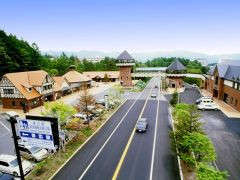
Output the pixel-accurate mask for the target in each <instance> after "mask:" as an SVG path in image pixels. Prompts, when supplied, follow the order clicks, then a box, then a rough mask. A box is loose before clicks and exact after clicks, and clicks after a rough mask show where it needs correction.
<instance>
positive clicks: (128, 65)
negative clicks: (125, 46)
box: [116, 51, 135, 87]
mask: <svg viewBox="0 0 240 180" xmlns="http://www.w3.org/2000/svg"><path fill="white" fill-rule="evenodd" d="M117 61H118V63H117V64H116V65H117V66H118V67H119V72H120V76H119V78H120V83H121V85H122V86H125V87H131V86H133V84H132V76H131V73H132V68H133V66H134V65H135V61H134V59H133V58H132V56H131V55H130V54H129V53H128V52H127V51H123V52H122V53H121V54H120V55H119V56H118V57H117Z"/></svg>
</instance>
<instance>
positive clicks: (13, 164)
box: [0, 154, 34, 176]
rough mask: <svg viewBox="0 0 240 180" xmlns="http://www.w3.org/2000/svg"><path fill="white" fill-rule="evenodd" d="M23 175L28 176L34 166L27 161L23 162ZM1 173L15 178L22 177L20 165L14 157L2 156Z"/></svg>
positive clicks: (0, 158)
mask: <svg viewBox="0 0 240 180" xmlns="http://www.w3.org/2000/svg"><path fill="white" fill-rule="evenodd" d="M22 167H23V173H24V175H26V174H27V173H28V172H30V171H31V170H32V169H33V167H34V165H33V164H32V163H30V162H29V161H27V160H22ZM0 171H1V172H4V173H8V174H13V175H14V176H20V171H19V165H18V161H17V157H16V156H13V155H7V154H1V155H0Z"/></svg>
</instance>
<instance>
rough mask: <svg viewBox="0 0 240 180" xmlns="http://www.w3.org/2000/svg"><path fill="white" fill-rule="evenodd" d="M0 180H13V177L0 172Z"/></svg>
mask: <svg viewBox="0 0 240 180" xmlns="http://www.w3.org/2000/svg"><path fill="white" fill-rule="evenodd" d="M0 180H14V177H13V176H12V175H10V174H4V173H2V172H0Z"/></svg>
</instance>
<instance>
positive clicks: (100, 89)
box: [0, 82, 119, 117]
mask: <svg viewBox="0 0 240 180" xmlns="http://www.w3.org/2000/svg"><path fill="white" fill-rule="evenodd" d="M116 84H119V82H109V83H98V87H92V88H90V89H89V93H90V94H92V95H96V94H99V93H102V92H104V91H106V90H107V89H109V88H111V87H113V86H114V85H116ZM82 92H83V91H78V92H75V93H73V94H70V95H67V96H64V97H62V98H60V99H58V100H57V101H63V102H64V103H66V104H72V102H73V101H77V99H78V98H79V97H80V95H81V93H82ZM43 110H44V108H43V106H39V107H37V108H34V109H31V110H30V111H29V112H28V113H27V114H29V115H39V114H41V112H42V111H43ZM7 111H15V112H17V113H18V114H19V115H20V116H22V117H23V116H25V115H26V114H25V113H23V111H22V110H20V109H6V108H2V107H1V106H0V113H2V112H7Z"/></svg>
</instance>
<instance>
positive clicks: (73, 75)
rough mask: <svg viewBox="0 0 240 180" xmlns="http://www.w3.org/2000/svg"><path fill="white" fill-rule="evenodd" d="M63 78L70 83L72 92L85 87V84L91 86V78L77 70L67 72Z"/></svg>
mask: <svg viewBox="0 0 240 180" xmlns="http://www.w3.org/2000/svg"><path fill="white" fill-rule="evenodd" d="M63 78H64V79H65V80H66V82H67V83H68V84H69V86H70V89H71V91H72V92H74V91H77V90H81V89H83V88H84V86H86V87H87V88H90V87H91V78H89V77H87V76H86V75H84V74H81V73H79V72H77V71H75V70H71V71H69V72H67V73H66V74H64V75H63Z"/></svg>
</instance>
